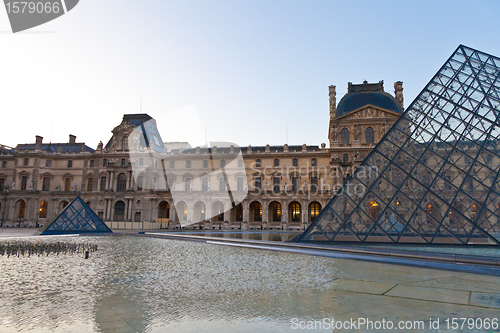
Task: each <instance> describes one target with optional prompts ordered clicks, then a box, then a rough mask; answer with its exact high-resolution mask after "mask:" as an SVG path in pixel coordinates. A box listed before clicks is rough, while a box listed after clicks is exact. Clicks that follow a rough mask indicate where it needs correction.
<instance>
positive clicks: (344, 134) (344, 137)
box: [340, 128, 349, 145]
mask: <svg viewBox="0 0 500 333" xmlns="http://www.w3.org/2000/svg"><path fill="white" fill-rule="evenodd" d="M340 143H342V144H346V145H347V144H349V130H348V129H347V128H343V129H341V130H340Z"/></svg>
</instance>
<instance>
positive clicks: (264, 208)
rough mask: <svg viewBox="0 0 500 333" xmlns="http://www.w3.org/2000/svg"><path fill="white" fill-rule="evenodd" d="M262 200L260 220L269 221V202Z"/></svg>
mask: <svg viewBox="0 0 500 333" xmlns="http://www.w3.org/2000/svg"><path fill="white" fill-rule="evenodd" d="M267 201H268V200H262V222H266V221H267V222H269V202H267Z"/></svg>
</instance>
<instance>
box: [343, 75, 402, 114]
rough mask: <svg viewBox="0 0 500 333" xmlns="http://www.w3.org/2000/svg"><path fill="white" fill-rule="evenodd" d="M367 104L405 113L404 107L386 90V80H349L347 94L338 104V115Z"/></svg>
mask: <svg viewBox="0 0 500 333" xmlns="http://www.w3.org/2000/svg"><path fill="white" fill-rule="evenodd" d="M365 105H373V106H377V107H379V108H382V109H386V110H389V111H393V112H397V113H403V111H404V110H403V107H402V106H401V104H399V102H398V101H397V100H396V99H395V98H394V97H393V96H391V95H389V94H388V93H386V92H385V91H384V81H380V82H379V83H367V82H366V81H365V82H363V84H352V83H351V82H349V84H348V87H347V94H346V95H345V96H344V97H342V99H341V100H340V102H339V104H338V105H337V117H340V116H343V115H345V114H347V113H349V112H351V111H354V110H357V109H359V108H362V107H363V106H365Z"/></svg>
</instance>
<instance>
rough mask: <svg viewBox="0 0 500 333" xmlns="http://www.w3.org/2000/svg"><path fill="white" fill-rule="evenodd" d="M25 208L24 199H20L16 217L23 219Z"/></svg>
mask: <svg viewBox="0 0 500 333" xmlns="http://www.w3.org/2000/svg"><path fill="white" fill-rule="evenodd" d="M25 210H26V201H24V200H21V202H20V203H19V214H18V215H17V217H18V218H20V219H23V218H24V211H25Z"/></svg>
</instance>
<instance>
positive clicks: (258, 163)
mask: <svg viewBox="0 0 500 333" xmlns="http://www.w3.org/2000/svg"><path fill="white" fill-rule="evenodd" d="M255 167H256V168H260V159H256V160H255Z"/></svg>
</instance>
